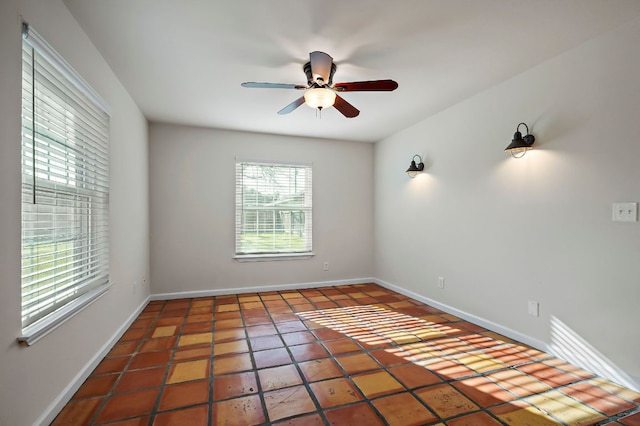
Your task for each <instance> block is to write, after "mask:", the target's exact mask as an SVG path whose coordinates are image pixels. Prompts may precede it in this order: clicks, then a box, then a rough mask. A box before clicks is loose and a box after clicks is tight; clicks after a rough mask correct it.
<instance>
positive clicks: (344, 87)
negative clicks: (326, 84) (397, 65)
mask: <svg viewBox="0 0 640 426" xmlns="http://www.w3.org/2000/svg"><path fill="white" fill-rule="evenodd" d="M333 88H334V89H336V90H337V91H338V92H391V91H393V90H396V89H397V88H398V83H396V82H395V81H393V80H371V81H352V82H349V83H336V84H335V85H334V86H333Z"/></svg>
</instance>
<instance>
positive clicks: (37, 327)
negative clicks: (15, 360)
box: [18, 282, 113, 346]
mask: <svg viewBox="0 0 640 426" xmlns="http://www.w3.org/2000/svg"><path fill="white" fill-rule="evenodd" d="M112 285H113V283H112V282H110V283H107V284H104V285H102V286H100V287H98V288H96V289H94V290H92V291H90V292H88V293H87V294H84V295H82V296H81V297H79V298H78V299H76V300H74V301H73V302H71V303H69V304H68V305H65V306H63V307H62V308H60V309H58V310H57V311H55V312H52V313H51V314H49V315H48V316H46V317H44V318H42V319H41V320H39V321H37V322H35V323H33V324H31V325H30V326H28V327H26V328H24V329H22V335H21V336H20V337H18V342H19V343H22V344H25V345H27V346H31V345H33V344H34V343H35V342H37V341H38V340H40V339H42V338H43V337H44V336H46V335H47V334H49V333H50V332H52V331H53V330H55V329H56V328H58V327H60V326H61V325H62V324H64V323H65V322H67V321H68V320H69V319H71V318H72V317H74V316H75V315H76V314H77V313H79V312H80V311H82V310H83V309H84V308H86V307H87V306H89V305H90V304H92V303H93V302H95V301H96V300H98V299H99V298H100V297H102V296H103V295H104V294H105V293H106V292H107V291H109V288H110V287H111V286H112Z"/></svg>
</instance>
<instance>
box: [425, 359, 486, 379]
mask: <svg viewBox="0 0 640 426" xmlns="http://www.w3.org/2000/svg"><path fill="white" fill-rule="evenodd" d="M424 366H425V367H426V368H428V369H429V370H431V371H432V372H434V373H436V374H438V375H439V376H440V377H442V378H444V379H445V380H452V379H462V378H464V377H469V376H475V375H476V374H477V372H475V371H474V370H472V369H470V368H469V367H467V366H466V365H463V364H460V363H459V362H456V361H453V360H449V359H435V360H429V361H427V362H426V363H425V364H424Z"/></svg>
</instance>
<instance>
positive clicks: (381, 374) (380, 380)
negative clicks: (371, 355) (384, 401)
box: [352, 370, 405, 399]
mask: <svg viewBox="0 0 640 426" xmlns="http://www.w3.org/2000/svg"><path fill="white" fill-rule="evenodd" d="M352 380H353V381H354V383H355V384H356V385H357V386H358V388H360V391H361V392H362V393H363V394H364V395H365V396H366V397H367V398H369V399H373V398H377V397H379V396H382V395H388V394H390V393H395V392H400V391H404V390H405V388H404V386H402V385H401V384H400V382H398V381H397V380H396V379H395V378H394V377H393V376H392V375H391V374H389V373H387V372H386V371H384V370H383V371H376V372H373V373H364V374H360V375H358V376H353V377H352Z"/></svg>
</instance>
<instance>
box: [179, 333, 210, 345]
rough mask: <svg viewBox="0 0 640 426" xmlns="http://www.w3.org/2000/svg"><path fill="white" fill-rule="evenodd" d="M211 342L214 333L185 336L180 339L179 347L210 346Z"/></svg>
mask: <svg viewBox="0 0 640 426" xmlns="http://www.w3.org/2000/svg"><path fill="white" fill-rule="evenodd" d="M211 342H213V333H196V334H183V335H182V336H180V338H179V339H178V347H184V346H194V345H210V344H211Z"/></svg>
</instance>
